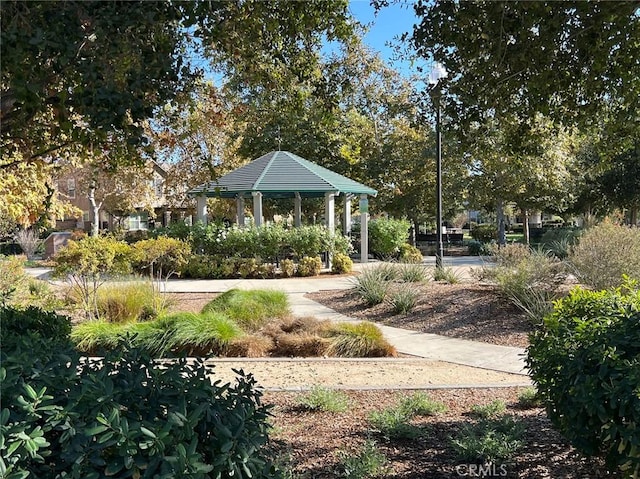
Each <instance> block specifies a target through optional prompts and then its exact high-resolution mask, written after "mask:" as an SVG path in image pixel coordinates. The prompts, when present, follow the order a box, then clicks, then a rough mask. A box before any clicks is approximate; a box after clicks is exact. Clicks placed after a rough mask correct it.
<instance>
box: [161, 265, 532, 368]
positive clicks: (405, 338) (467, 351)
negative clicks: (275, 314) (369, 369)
mask: <svg viewBox="0 0 640 479" xmlns="http://www.w3.org/2000/svg"><path fill="white" fill-rule="evenodd" d="M450 260H454V261H451V263H449V264H450V265H451V266H452V267H453V268H454V269H457V270H458V272H459V273H461V274H462V275H465V276H466V275H467V274H468V271H469V268H470V267H473V266H479V265H480V261H479V260H478V259H477V258H473V257H461V258H450ZM375 264H376V263H367V264H366V265H364V264H357V263H356V265H355V267H356V269H362V268H364V267H371V266H374V265H375ZM428 264H429V263H428V262H427V265H428ZM449 264H446V265H449ZM352 287H353V277H352V276H347V275H343V276H330V277H315V278H287V279H255V280H251V279H231V280H171V281H169V282H168V283H167V286H166V290H167V291H168V292H172V293H188V292H194V293H196V292H198V293H200V292H207V293H213V292H224V291H227V290H229V289H231V288H239V289H273V290H278V291H283V292H285V293H287V295H288V296H289V300H290V304H291V310H292V313H293V314H294V315H295V316H315V317H316V318H318V319H328V320H332V321H358V320H355V319H353V318H349V317H347V316H344V315H342V314H340V313H337V312H336V311H334V310H332V309H330V308H328V307H326V306H323V305H321V304H319V303H317V302H315V301H313V300H311V299H309V298H307V297H305V294H306V293H310V292H314V291H322V290H341V289H349V288H352ZM378 326H379V327H380V329H381V330H382V332H383V334H384V335H385V338H387V340H388V341H389V342H390V343H391V344H393V346H395V348H396V349H397V350H398V352H400V353H403V354H407V355H411V356H416V357H419V358H424V359H430V360H435V361H445V362H450V363H454V364H461V365H464V366H471V367H476V368H483V369H490V370H493V371H501V372H506V373H511V374H520V375H524V376H526V371H525V363H524V354H525V351H524V349H523V348H515V347H507V346H498V345H493V344H489V343H483V342H478V341H469V340H465V339H456V338H451V337H447V336H440V335H437V334H429V333H420V332H416V331H410V330H406V329H400V328H393V327H389V326H384V325H378ZM523 379H524V378H523Z"/></svg>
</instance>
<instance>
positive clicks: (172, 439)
mask: <svg viewBox="0 0 640 479" xmlns="http://www.w3.org/2000/svg"><path fill="white" fill-rule="evenodd" d="M6 314H7V312H6V310H1V311H0V319H1V320H2V325H3V330H4V323H5V318H6V317H7V316H6ZM0 354H1V364H2V366H1V367H0V378H1V379H2V388H1V391H0V399H1V404H2V412H1V413H0V470H2V476H3V477H7V478H28V479H31V478H44V477H47V478H49V477H50V478H58V477H59V478H62V477H69V478H99V477H137V478H151V477H158V478H187V477H188V478H194V479H195V478H203V479H204V478H210V477H231V476H233V477H257V478H262V477H273V476H274V474H275V472H274V471H273V468H272V467H271V465H270V463H269V460H268V459H267V458H266V456H265V455H264V449H263V447H264V445H265V444H266V443H267V440H268V437H267V428H268V426H267V419H268V417H269V412H268V408H267V407H265V406H264V405H262V404H261V392H260V391H259V390H258V389H256V383H255V380H254V379H253V378H252V377H251V376H247V375H245V374H243V373H239V375H238V378H237V380H236V382H235V384H234V385H229V384H221V383H220V382H216V383H214V384H212V381H211V378H212V375H213V370H212V367H211V366H207V365H206V364H205V363H204V362H203V361H201V360H197V359H196V360H193V361H189V362H187V361H186V360H185V359H180V360H176V361H172V362H163V363H162V365H161V367H160V365H159V364H156V363H155V362H154V361H153V360H152V359H150V358H149V357H148V356H147V355H146V354H143V353H141V352H140V351H137V350H128V349H126V348H125V349H120V350H119V351H118V352H116V353H113V354H110V355H107V356H106V357H105V358H104V359H103V360H99V361H97V360H89V359H82V358H81V357H80V356H79V354H78V353H77V352H75V351H74V350H73V349H72V348H71V347H70V345H69V344H68V343H64V342H60V341H58V342H52V341H51V340H50V339H48V338H46V337H43V336H41V335H38V334H27V335H13V336H12V337H11V341H9V342H8V344H7V343H5V342H3V348H2V351H1V353H0ZM213 377H214V378H215V376H213Z"/></svg>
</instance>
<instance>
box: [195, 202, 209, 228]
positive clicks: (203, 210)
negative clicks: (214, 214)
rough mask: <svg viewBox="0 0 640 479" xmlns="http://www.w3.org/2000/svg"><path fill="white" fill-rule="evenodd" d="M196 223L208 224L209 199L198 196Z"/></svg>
mask: <svg viewBox="0 0 640 479" xmlns="http://www.w3.org/2000/svg"><path fill="white" fill-rule="evenodd" d="M196 221H202V223H204V224H205V225H206V224H207V197H206V196H198V198H197V205H196Z"/></svg>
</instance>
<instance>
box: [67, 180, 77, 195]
mask: <svg viewBox="0 0 640 479" xmlns="http://www.w3.org/2000/svg"><path fill="white" fill-rule="evenodd" d="M67 196H68V197H69V198H75V197H76V179H75V178H69V179H68V180H67Z"/></svg>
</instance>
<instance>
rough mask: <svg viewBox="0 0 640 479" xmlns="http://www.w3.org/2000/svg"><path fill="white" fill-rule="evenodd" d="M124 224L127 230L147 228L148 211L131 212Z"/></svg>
mask: <svg viewBox="0 0 640 479" xmlns="http://www.w3.org/2000/svg"><path fill="white" fill-rule="evenodd" d="M126 225H127V226H128V229H129V231H136V230H148V229H149V214H148V213H133V214H131V215H129V217H128V218H127V222H126Z"/></svg>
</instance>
